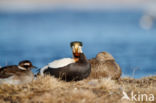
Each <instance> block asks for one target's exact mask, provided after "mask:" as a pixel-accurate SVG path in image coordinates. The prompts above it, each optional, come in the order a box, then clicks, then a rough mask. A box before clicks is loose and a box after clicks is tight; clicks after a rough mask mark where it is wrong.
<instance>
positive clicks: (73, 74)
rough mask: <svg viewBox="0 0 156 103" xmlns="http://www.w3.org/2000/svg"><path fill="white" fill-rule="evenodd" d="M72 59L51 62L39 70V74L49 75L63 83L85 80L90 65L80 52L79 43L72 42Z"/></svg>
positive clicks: (80, 45)
mask: <svg viewBox="0 0 156 103" xmlns="http://www.w3.org/2000/svg"><path fill="white" fill-rule="evenodd" d="M71 47H72V49H73V56H74V58H63V59H60V60H56V61H53V62H51V63H49V64H48V65H47V66H45V67H43V68H41V70H40V74H41V75H45V74H50V75H52V76H54V77H56V78H60V79H62V80H65V81H78V80H82V79H84V78H87V77H88V76H89V74H90V72H91V65H90V63H89V62H88V60H87V58H86V56H85V55H84V53H83V52H82V48H81V47H82V43H81V42H72V43H71Z"/></svg>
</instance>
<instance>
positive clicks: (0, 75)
mask: <svg viewBox="0 0 156 103" xmlns="http://www.w3.org/2000/svg"><path fill="white" fill-rule="evenodd" d="M32 68H36V67H35V66H33V65H32V63H31V62H30V61H29V60H24V61H21V62H19V65H10V66H5V67H2V68H0V84H14V85H15V84H24V83H28V82H31V81H32V80H33V79H34V75H33V73H32V71H31V69H32Z"/></svg>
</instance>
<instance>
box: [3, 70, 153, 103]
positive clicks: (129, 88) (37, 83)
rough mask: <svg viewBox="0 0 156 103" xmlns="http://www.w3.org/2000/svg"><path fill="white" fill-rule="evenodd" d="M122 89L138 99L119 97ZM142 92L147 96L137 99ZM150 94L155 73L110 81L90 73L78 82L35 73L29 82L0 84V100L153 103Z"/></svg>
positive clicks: (18, 102) (20, 102)
mask: <svg viewBox="0 0 156 103" xmlns="http://www.w3.org/2000/svg"><path fill="white" fill-rule="evenodd" d="M93 72H94V71H93ZM99 73H100V72H99ZM97 75H98V73H97ZM123 91H124V93H126V94H127V95H128V96H129V97H131V94H132V92H133V93H134V94H137V95H136V97H135V99H137V101H135V100H132V99H131V100H127V99H122V97H123ZM142 94H146V97H144V98H143V101H141V100H142V99H140V101H139V99H138V97H140V98H141V96H142ZM151 94H153V95H154V96H156V76H151V77H144V78H141V79H133V78H130V77H122V78H121V79H119V80H111V79H109V78H102V77H99V78H93V77H92V75H91V76H90V77H88V78H87V79H84V80H82V81H78V82H64V81H61V80H58V79H56V78H54V77H51V76H38V77H37V78H36V80H34V81H32V82H31V83H29V84H24V85H0V103H156V102H155V101H156V100H155V101H153V102H151V101H149V99H151V98H150V97H151ZM146 99H147V100H146Z"/></svg>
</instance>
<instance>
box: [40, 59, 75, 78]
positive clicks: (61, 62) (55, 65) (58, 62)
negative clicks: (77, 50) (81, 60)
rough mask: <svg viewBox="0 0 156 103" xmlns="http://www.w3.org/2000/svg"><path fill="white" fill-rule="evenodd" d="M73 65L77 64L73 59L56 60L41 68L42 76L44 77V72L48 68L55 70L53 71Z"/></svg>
mask: <svg viewBox="0 0 156 103" xmlns="http://www.w3.org/2000/svg"><path fill="white" fill-rule="evenodd" d="M71 63H75V60H74V59H72V58H63V59H60V60H55V61H53V62H51V63H49V64H48V65H46V66H44V67H43V68H41V70H40V74H41V75H42V76H43V75H44V73H43V72H44V71H45V70H46V69H48V67H50V68H53V69H57V68H61V67H64V66H67V65H69V64H71Z"/></svg>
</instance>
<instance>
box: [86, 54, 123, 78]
mask: <svg viewBox="0 0 156 103" xmlns="http://www.w3.org/2000/svg"><path fill="white" fill-rule="evenodd" d="M89 62H90V63H91V68H92V73H91V75H90V77H91V78H101V77H108V78H111V79H119V78H120V76H121V73H122V72H121V69H120V67H119V65H118V64H117V63H116V62H115V59H114V58H113V56H112V55H111V54H109V53H107V52H100V53H98V54H97V56H96V58H93V59H91V60H89Z"/></svg>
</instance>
